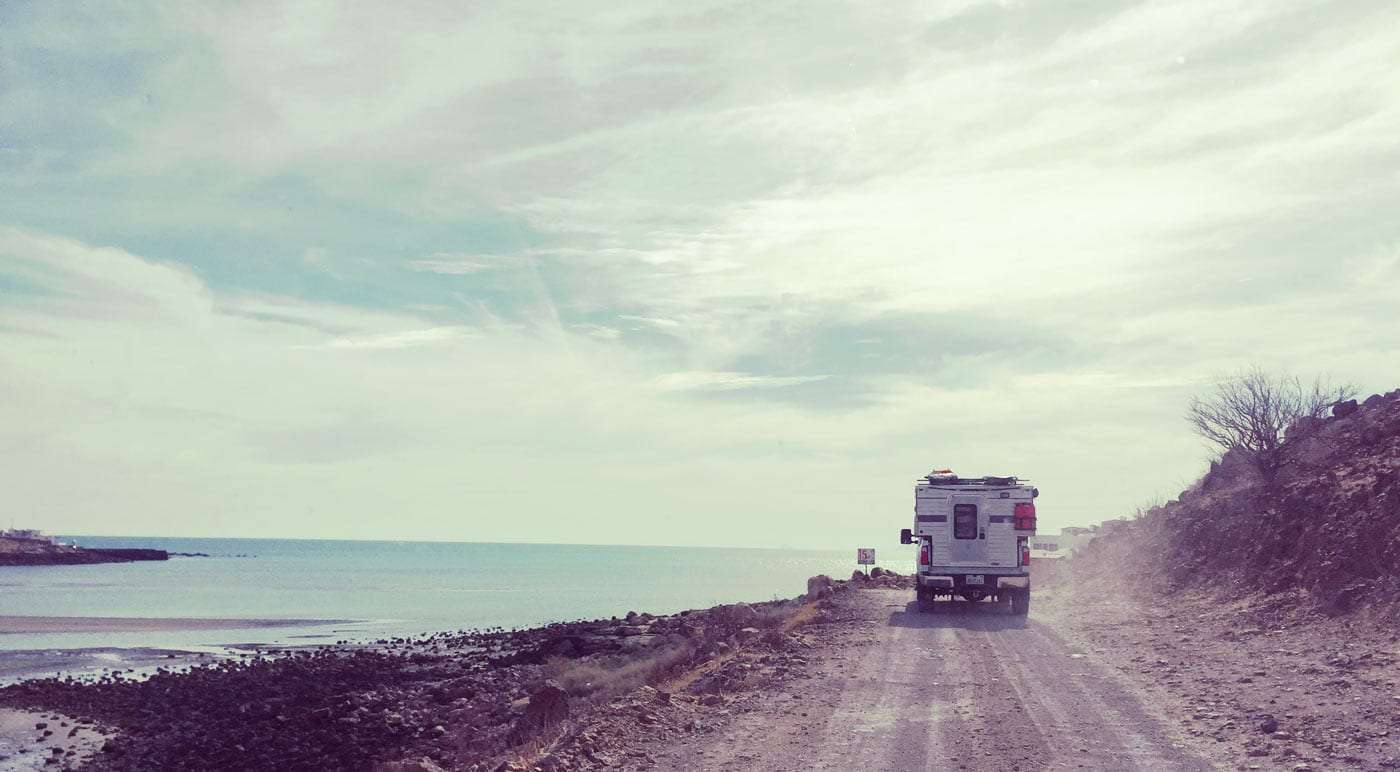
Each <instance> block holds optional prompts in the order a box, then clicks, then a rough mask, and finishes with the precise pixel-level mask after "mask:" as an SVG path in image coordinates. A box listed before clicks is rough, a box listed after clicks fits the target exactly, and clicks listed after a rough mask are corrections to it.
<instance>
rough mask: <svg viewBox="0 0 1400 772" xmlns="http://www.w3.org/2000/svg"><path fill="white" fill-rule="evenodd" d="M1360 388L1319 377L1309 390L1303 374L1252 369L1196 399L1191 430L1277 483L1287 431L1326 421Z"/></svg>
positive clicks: (1190, 413)
mask: <svg viewBox="0 0 1400 772" xmlns="http://www.w3.org/2000/svg"><path fill="white" fill-rule="evenodd" d="M1355 394H1356V389H1355V388H1354V387H1352V386H1350V385H1346V384H1343V385H1340V386H1335V385H1332V384H1331V383H1330V382H1329V381H1327V380H1325V379H1323V378H1321V377H1319V378H1317V379H1315V380H1314V381H1313V382H1312V385H1311V386H1307V387H1305V386H1304V385H1303V383H1302V381H1300V380H1298V378H1297V376H1293V375H1287V374H1277V375H1276V374H1272V373H1269V372H1266V371H1264V370H1263V369H1261V368H1259V367H1251V368H1249V369H1248V370H1245V371H1243V372H1240V373H1238V374H1236V375H1232V376H1229V377H1226V378H1222V379H1221V380H1219V381H1217V382H1216V384H1215V387H1214V388H1213V389H1212V391H1211V392H1210V393H1208V394H1206V395H1205V396H1198V397H1194V398H1192V400H1191V405H1190V407H1189V408H1188V409H1187V411H1186V420H1187V421H1188V422H1189V423H1190V424H1191V428H1193V429H1195V430H1196V433H1197V434H1199V435H1201V437H1203V438H1205V439H1206V440H1208V441H1209V442H1211V443H1212V444H1214V445H1217V446H1219V448H1220V449H1221V451H1222V452H1229V451H1231V450H1238V451H1240V452H1241V453H1243V454H1244V456H1245V458H1246V459H1247V460H1248V461H1249V463H1250V464H1251V465H1252V466H1253V467H1254V468H1255V469H1256V470H1257V471H1258V472H1259V475H1260V476H1261V477H1263V478H1264V480H1265V482H1269V483H1272V482H1273V481H1274V480H1275V478H1277V476H1278V473H1279V469H1280V468H1281V467H1282V466H1283V454H1282V453H1281V452H1280V447H1281V446H1282V445H1283V436H1284V432H1285V431H1287V430H1288V428H1289V427H1290V426H1293V425H1295V424H1298V422H1299V421H1300V420H1301V419H1304V418H1313V419H1320V418H1323V417H1324V416H1326V414H1327V409H1328V408H1329V407H1331V406H1332V405H1333V404H1335V403H1337V402H1341V401H1343V400H1347V399H1351V398H1352V397H1353V396H1355Z"/></svg>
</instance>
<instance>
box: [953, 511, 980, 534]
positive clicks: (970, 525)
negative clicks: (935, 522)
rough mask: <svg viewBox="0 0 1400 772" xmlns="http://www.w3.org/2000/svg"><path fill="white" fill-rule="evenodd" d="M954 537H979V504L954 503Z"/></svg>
mask: <svg viewBox="0 0 1400 772" xmlns="http://www.w3.org/2000/svg"><path fill="white" fill-rule="evenodd" d="M953 538H954V539H976V538H977V505H976V504H954V505H953Z"/></svg>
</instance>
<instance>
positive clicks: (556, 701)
mask: <svg viewBox="0 0 1400 772" xmlns="http://www.w3.org/2000/svg"><path fill="white" fill-rule="evenodd" d="M568 717H569V694H568V692H566V691H564V690H563V689H561V688H559V686H558V684H555V683H554V682H552V681H546V682H545V685H544V686H541V687H540V688H539V689H536V690H535V691H534V693H532V694H531V695H530V701H529V702H528V703H527V704H526V705H525V721H526V723H528V724H530V725H532V726H537V727H544V726H550V725H552V724H556V723H558V722H560V721H563V720H564V719H566V718H568Z"/></svg>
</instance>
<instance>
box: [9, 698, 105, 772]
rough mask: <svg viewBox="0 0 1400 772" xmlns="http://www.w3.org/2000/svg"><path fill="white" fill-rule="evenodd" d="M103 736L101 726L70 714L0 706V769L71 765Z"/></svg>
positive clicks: (84, 758)
mask: <svg viewBox="0 0 1400 772" xmlns="http://www.w3.org/2000/svg"><path fill="white" fill-rule="evenodd" d="M106 739H107V735H106V734H105V733H104V732H103V731H102V730H100V729H98V728H97V727H95V726H93V725H92V724H90V723H87V722H82V721H78V720H76V719H74V718H72V717H70V716H65V715H62V714H59V713H54V712H52V711H39V710H15V709H11V708H0V769H13V770H31V769H32V770H38V769H54V768H55V767H57V768H60V769H73V768H76V767H78V766H81V765H82V763H83V762H84V761H87V760H88V759H89V758H91V757H92V755H93V754H94V753H96V752H97V750H98V749H99V748H101V747H102V743H103V742H104V741H105V740H106Z"/></svg>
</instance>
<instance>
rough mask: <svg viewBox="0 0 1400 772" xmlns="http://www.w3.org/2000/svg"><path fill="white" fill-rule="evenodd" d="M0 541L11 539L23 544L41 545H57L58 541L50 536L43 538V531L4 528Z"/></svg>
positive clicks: (0, 532) (0, 534) (0, 533)
mask: <svg viewBox="0 0 1400 772" xmlns="http://www.w3.org/2000/svg"><path fill="white" fill-rule="evenodd" d="M0 539H13V540H14V541H23V542H40V543H42V544H57V543H58V540H57V539H54V538H53V537H51V536H45V535H44V532H43V531H40V530H36V529H33V528H6V529H5V530H3V531H0Z"/></svg>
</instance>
